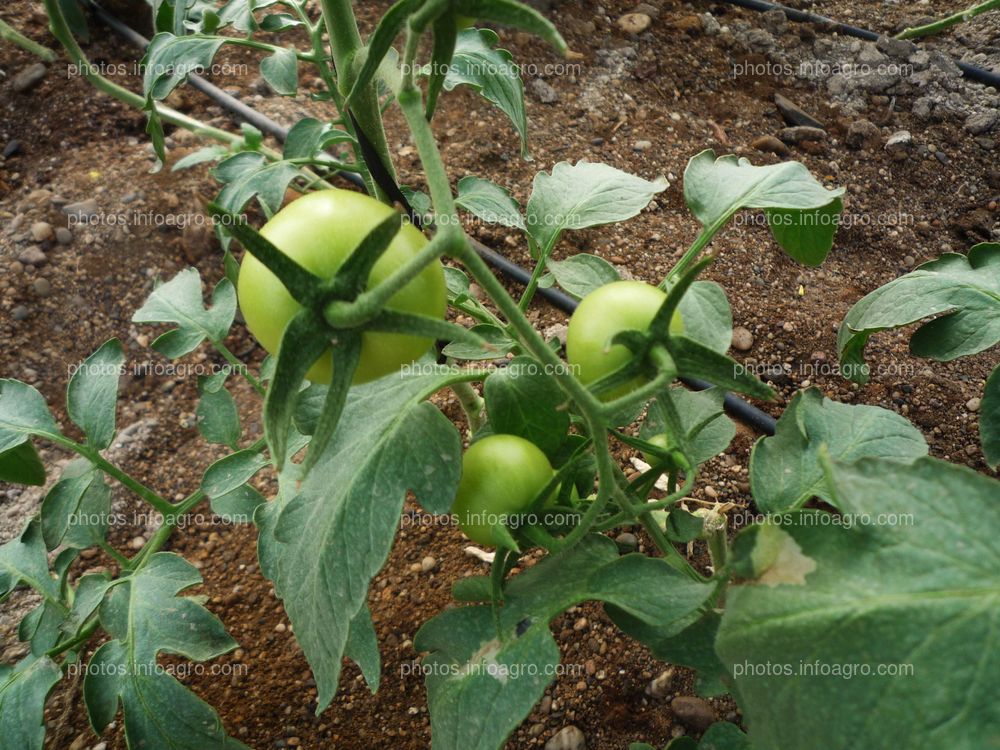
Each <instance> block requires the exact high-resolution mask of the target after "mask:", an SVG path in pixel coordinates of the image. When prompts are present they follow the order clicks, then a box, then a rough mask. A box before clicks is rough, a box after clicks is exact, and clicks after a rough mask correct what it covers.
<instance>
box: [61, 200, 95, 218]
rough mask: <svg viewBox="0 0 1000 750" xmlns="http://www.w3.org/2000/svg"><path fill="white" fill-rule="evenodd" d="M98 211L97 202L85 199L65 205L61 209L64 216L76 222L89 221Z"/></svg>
mask: <svg viewBox="0 0 1000 750" xmlns="http://www.w3.org/2000/svg"><path fill="white" fill-rule="evenodd" d="M98 210H99V209H98V207H97V201H96V200H94V199H93V198H87V200H84V201H77V202H76V203H67V204H66V205H65V206H63V207H62V212H63V213H64V214H66V215H67V216H70V217H72V218H74V219H77V220H81V219H89V218H91V217H93V216H96V215H97V212H98Z"/></svg>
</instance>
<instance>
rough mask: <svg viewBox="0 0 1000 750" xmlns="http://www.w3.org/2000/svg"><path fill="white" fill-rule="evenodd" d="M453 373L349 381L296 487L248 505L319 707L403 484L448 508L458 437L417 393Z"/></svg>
mask: <svg viewBox="0 0 1000 750" xmlns="http://www.w3.org/2000/svg"><path fill="white" fill-rule="evenodd" d="M455 377H456V375H455V373H454V371H453V370H452V369H451V368H447V367H435V366H429V368H428V369H427V370H426V371H424V370H423V369H422V374H420V375H412V376H404V375H391V376H388V377H385V378H382V379H380V380H376V381H373V382H372V383H369V384H365V385H362V386H357V387H355V388H352V389H351V392H350V394H349V396H348V401H347V404H346V405H345V408H344V411H343V414H342V416H341V419H340V427H339V429H338V430H337V431H336V433H335V434H334V436H333V439H332V441H331V443H330V444H329V446H328V448H327V450H326V451H325V452H324V453H323V455H322V456H320V457H319V461H318V463H317V464H316V465H315V466H314V467H313V469H312V471H311V472H310V473H309V475H308V477H307V478H306V480H305V481H304V482H303V484H302V488H301V491H300V492H299V493H298V494H297V495H296V496H294V497H287V496H285V495H284V494H283V495H282V496H281V497H280V498H279V500H277V501H274V502H272V503H269V504H268V506H267V508H265V509H261V511H259V512H258V513H257V519H256V520H257V522H258V524H259V525H260V526H261V535H260V540H259V543H258V554H259V555H260V558H261V569H262V570H263V571H264V572H265V574H266V575H268V577H270V578H271V579H272V580H273V581H274V584H275V590H276V591H277V593H278V596H279V597H281V598H282V599H283V600H284V603H285V609H286V611H287V612H288V615H289V618H290V619H291V621H292V625H293V626H294V628H295V635H296V637H297V638H298V641H299V644H300V645H301V646H302V650H303V651H304V652H305V655H306V659H307V660H308V661H309V664H310V666H311V667H312V670H313V673H314V675H315V676H316V682H317V688H318V690H319V696H318V710H320V711H321V710H322V709H323V708H325V707H326V706H327V705H328V704H329V702H330V700H331V699H332V697H333V694H334V692H335V690H336V687H337V680H338V677H339V675H340V667H341V657H342V656H343V653H344V648H345V644H346V643H347V639H348V633H349V629H350V622H351V620H352V619H353V618H354V616H355V615H356V614H357V612H358V611H359V610H360V608H361V607H362V605H363V604H364V603H365V601H366V599H367V590H368V582H369V580H370V579H371V578H372V576H374V575H375V573H376V572H378V570H379V569H380V568H381V567H382V565H383V563H384V562H385V560H386V557H387V556H388V554H389V549H390V547H391V545H392V541H393V538H394V537H395V532H396V529H397V528H398V526H399V516H400V512H401V510H402V507H403V501H404V500H405V498H406V494H407V491H408V490H409V491H412V492H413V494H414V495H415V497H416V499H417V501H418V502H420V503H421V504H422V505H423V506H424V507H425V508H426V509H427V510H428V511H429V512H447V509H448V508H449V507H450V506H451V502H452V500H453V499H454V495H455V490H456V488H457V485H458V479H459V474H460V472H461V439H460V437H459V435H458V432H457V430H456V429H455V426H454V425H453V424H452V423H451V422H450V421H449V420H448V419H447V418H445V417H444V415H443V414H441V412H439V411H438V410H437V409H435V408H434V407H433V406H431V405H430V404H429V403H427V402H426V401H425V400H424V399H425V398H426V397H427V396H429V395H430V394H431V393H433V392H435V391H437V390H439V389H440V388H443V387H445V386H446V385H448V384H449V383H450V382H453V379H454V378H455ZM373 497H377V499H378V502H372V499H373Z"/></svg>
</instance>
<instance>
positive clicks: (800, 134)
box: [778, 125, 826, 143]
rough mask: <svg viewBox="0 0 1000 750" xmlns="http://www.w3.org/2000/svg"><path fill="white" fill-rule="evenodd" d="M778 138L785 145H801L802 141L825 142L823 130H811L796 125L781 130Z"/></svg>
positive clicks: (806, 126) (805, 126) (810, 128)
mask: <svg viewBox="0 0 1000 750" xmlns="http://www.w3.org/2000/svg"><path fill="white" fill-rule="evenodd" d="M778 137H779V138H781V140H783V141H784V142H785V143H802V142H803V141H822V140H826V131H825V130H823V128H813V127H810V126H808V125H796V126H795V127H791V128H782V129H781V132H780V133H778Z"/></svg>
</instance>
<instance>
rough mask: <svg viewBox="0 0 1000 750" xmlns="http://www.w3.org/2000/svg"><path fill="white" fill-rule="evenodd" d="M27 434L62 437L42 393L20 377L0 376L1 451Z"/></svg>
mask: <svg viewBox="0 0 1000 750" xmlns="http://www.w3.org/2000/svg"><path fill="white" fill-rule="evenodd" d="M29 435H38V436H40V437H46V438H49V439H52V438H57V439H58V438H60V437H62V436H61V435H60V433H59V425H57V424H56V422H55V420H54V419H53V418H52V414H51V413H50V412H49V407H48V406H47V405H46V403H45V398H44V397H43V396H42V394H41V393H39V392H38V391H36V390H35V389H34V388H32V387H31V386H30V385H27V384H26V383H22V382H21V381H20V380H7V379H6V378H0V453H6V452H7V451H9V450H10V449H11V448H16V447H17V446H19V445H21V443H23V442H24V441H25V440H27V439H28V436H29Z"/></svg>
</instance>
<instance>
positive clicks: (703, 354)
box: [667, 335, 774, 400]
mask: <svg viewBox="0 0 1000 750" xmlns="http://www.w3.org/2000/svg"><path fill="white" fill-rule="evenodd" d="M667 348H668V349H669V350H670V354H671V355H672V356H673V358H674V362H675V363H676V364H677V370H678V372H679V373H680V374H681V375H682V376H683V377H688V378H695V379H698V380H706V381H708V382H709V383H712V384H713V385H717V386H720V387H722V388H725V389H726V390H729V391H736V392H738V393H746V394H748V395H750V396H753V397H754V398H760V399H765V400H767V399H770V398H773V396H774V392H773V391H772V390H771V389H770V388H769V387H768V386H766V385H765V384H764V383H762V382H761V381H760V379H759V378H757V377H755V376H753V375H751V374H750V373H748V372H746V371H745V369H744V368H743V367H742V366H741V365H740V363H739V362H737V361H736V360H733V359H730V358H729V357H727V356H725V355H723V354H720V353H719V352H717V351H715V350H714V349H710V348H708V347H707V346H704V345H703V344H701V343H699V342H697V341H695V340H694V339H689V338H687V337H686V336H683V335H681V336H671V337H670V340H669V343H668V344H667Z"/></svg>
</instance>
